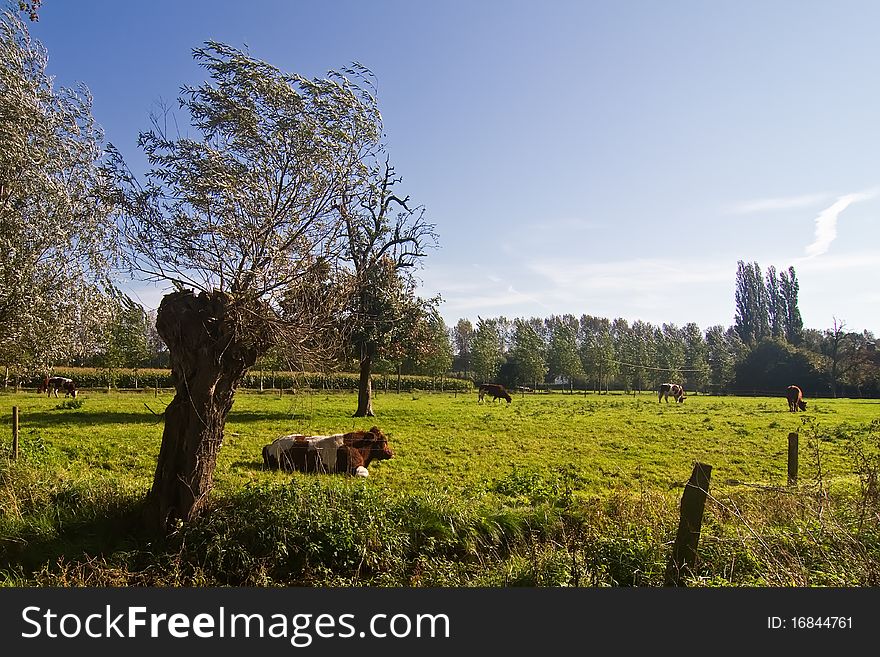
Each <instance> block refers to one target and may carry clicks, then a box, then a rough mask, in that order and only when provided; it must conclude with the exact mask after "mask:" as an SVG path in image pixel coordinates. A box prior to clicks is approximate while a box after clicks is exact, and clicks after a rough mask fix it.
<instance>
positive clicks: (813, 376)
mask: <svg viewBox="0 0 880 657" xmlns="http://www.w3.org/2000/svg"><path fill="white" fill-rule="evenodd" d="M816 361H817V357H816V356H815V355H814V354H811V353H809V352H806V351H803V350H801V349H798V348H797V347H794V346H792V345H790V344H788V343H786V342H782V341H781V340H773V339H769V338H768V339H766V340H762V341H761V342H759V343H758V344H757V345H756V346H755V348H754V349H752V350H751V351H750V352H749V353H748V355H747V356H746V357H745V358H744V359H743V360H742V361H741V362H740V363H739V364H738V365H737V366H736V379H735V381H734V389H735V390H742V391H759V392H762V393H766V392H769V391H772V390H778V391H783V390H785V388H786V387H787V386H790V385H792V384H794V385H797V386H799V387H800V388H801V390H803V391H804V394H805V395H807V396H812V395H818V394H823V393H825V391H827V390H828V389H829V385H828V379H827V376H826V375H825V373H824V372H823V371H822V368H821V365H820V364H818V363H817V362H816Z"/></svg>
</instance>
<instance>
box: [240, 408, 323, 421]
mask: <svg viewBox="0 0 880 657" xmlns="http://www.w3.org/2000/svg"><path fill="white" fill-rule="evenodd" d="M313 419H314V416H313V415H312V414H311V413H287V412H285V411H277V412H274V413H273V412H270V411H236V410H232V411H230V413H229V416H228V417H227V418H226V421H227V422H243V423H244V422H265V421H266V420H313Z"/></svg>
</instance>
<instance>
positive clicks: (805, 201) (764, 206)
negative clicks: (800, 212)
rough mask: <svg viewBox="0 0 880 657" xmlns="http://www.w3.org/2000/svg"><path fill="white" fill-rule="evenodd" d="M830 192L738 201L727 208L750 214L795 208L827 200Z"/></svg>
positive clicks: (738, 212) (737, 212) (733, 211)
mask: <svg viewBox="0 0 880 657" xmlns="http://www.w3.org/2000/svg"><path fill="white" fill-rule="evenodd" d="M829 197H830V194H802V195H800V196H786V197H780V198H764V199H758V200H755V201H745V202H743V203H738V204H737V205H735V206H733V207H732V208H730V209H729V212H731V213H733V214H752V213H755V212H769V211H774V210H796V209H798V208H806V207H810V206H811V205H816V204H817V203H820V202H822V201H825V200H827V199H828V198H829Z"/></svg>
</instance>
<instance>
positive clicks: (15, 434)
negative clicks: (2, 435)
mask: <svg viewBox="0 0 880 657" xmlns="http://www.w3.org/2000/svg"><path fill="white" fill-rule="evenodd" d="M17 458H18V406H13V407H12V459H13V460H15V459H17Z"/></svg>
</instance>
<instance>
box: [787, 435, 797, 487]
mask: <svg viewBox="0 0 880 657" xmlns="http://www.w3.org/2000/svg"><path fill="white" fill-rule="evenodd" d="M797 474H798V435H797V432H794V431H793V432H791V433H790V434H788V485H789V486H794V485H796V484H797Z"/></svg>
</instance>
